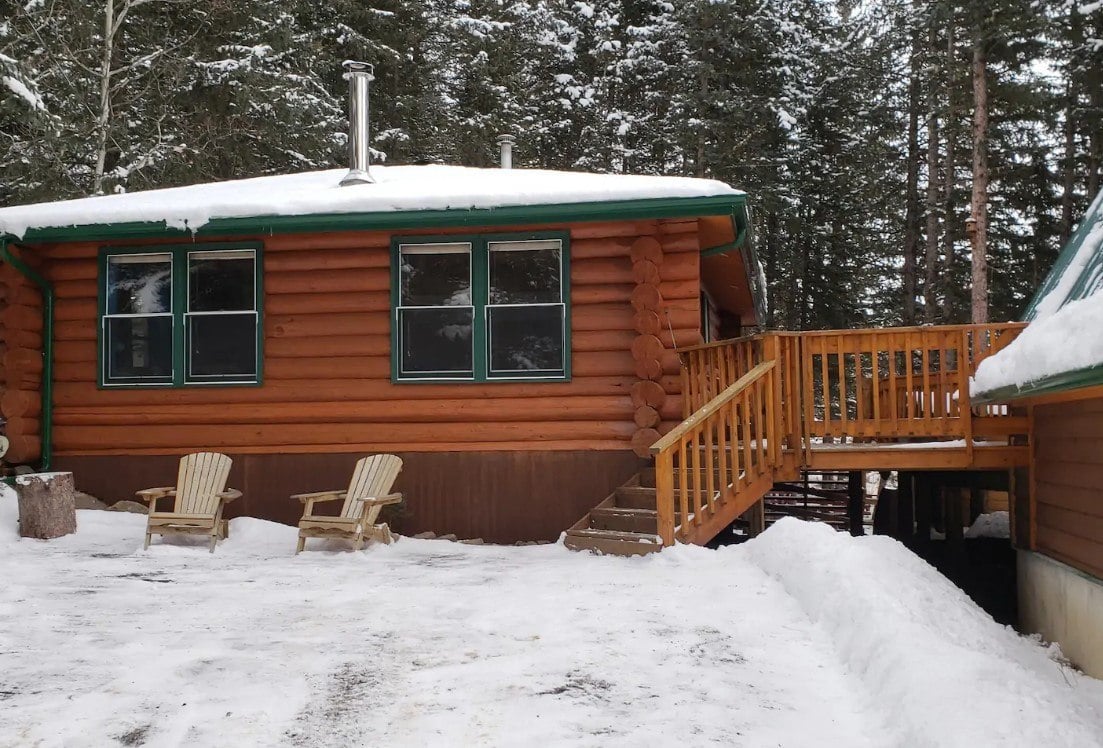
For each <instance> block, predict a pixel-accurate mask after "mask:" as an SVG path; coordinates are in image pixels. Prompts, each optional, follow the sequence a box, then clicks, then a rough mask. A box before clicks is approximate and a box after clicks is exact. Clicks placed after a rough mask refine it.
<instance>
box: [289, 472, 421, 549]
mask: <svg viewBox="0 0 1103 748" xmlns="http://www.w3.org/2000/svg"><path fill="white" fill-rule="evenodd" d="M401 470H402V460H401V459H399V458H398V457H397V456H395V455H372V456H371V457H364V458H363V459H361V460H360V461H358V462H357V463H356V469H355V470H354V471H353V473H352V482H350V483H349V487H348V490H347V491H341V490H336V491H318V492H316V493H300V494H295V495H294V496H292V497H291V498H293V499H298V500H299V501H301V502H302V503H303V504H305V508H304V509H303V518H302V519H301V520H299V544H298V546H297V547H296V548H295V553H296V554H298V553H300V552H302V550H303V549H304V548H305V547H306V539H307V538H345V539H348V540H351V541H352V542H353V546H354V547H355V548H356V550H360V549H361V548H363V547H364V538H365V537H367V538H375V539H377V540H380V541H382V542H384V543H390V542H392V541H393V540H394V537H393V536H392V535H391V531H390V528H388V527H387V525H386V524H380V525H377V524H375V521H376V519H378V517H379V511H380V510H381V509H382V508H383V507H385V506H386V505H387V504H397V503H398V502H400V501H402V494H400V493H389V491H390V490H391V486H393V485H394V481H395V478H397V477H398V473H399V471H401ZM339 500H343V501H344V502H345V503H344V505H343V506H342V507H341V513H340V514H339V515H337V516H324V515H315V514H314V504H315V503H318V502H324V501H339Z"/></svg>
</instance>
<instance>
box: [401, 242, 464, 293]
mask: <svg viewBox="0 0 1103 748" xmlns="http://www.w3.org/2000/svg"><path fill="white" fill-rule="evenodd" d="M400 260H401V262H402V265H401V269H402V294H401V304H402V306H470V305H471V253H470V251H469V250H468V245H466V244H461V245H454V244H453V245H446V246H445V247H441V248H436V247H429V246H425V247H403V248H402V251H401V254H400Z"/></svg>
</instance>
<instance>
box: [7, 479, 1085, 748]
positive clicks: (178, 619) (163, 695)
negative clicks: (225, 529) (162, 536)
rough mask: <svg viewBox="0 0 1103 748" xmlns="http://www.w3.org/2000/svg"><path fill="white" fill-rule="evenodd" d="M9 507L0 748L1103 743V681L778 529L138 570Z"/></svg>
mask: <svg viewBox="0 0 1103 748" xmlns="http://www.w3.org/2000/svg"><path fill="white" fill-rule="evenodd" d="M15 515H16V510H15V502H14V499H13V498H12V497H11V496H10V492H8V493H7V494H6V495H0V569H2V570H3V582H2V583H0V746H35V745H43V746H54V745H59V746H60V745H64V746H107V745H119V744H123V745H151V746H177V745H187V746H252V745H262V746H275V745H290V746H296V745H302V746H308V745H309V746H329V745H332V746H350V745H368V746H376V745H394V746H406V745H410V746H415V745H416V746H422V745H442V746H475V745H478V746H483V745H502V746H514V745H517V746H522V745H540V746H554V745H572V746H573V745H581V746H611V745H642V746H666V745H678V746H694V745H706V744H721V745H746V746H777V745H781V746H847V747H848V748H851V747H857V746H909V747H910V746H926V745H930V746H970V747H975V746H997V745H999V746H1004V745H1022V746H1032V745H1047V746H1093V745H1101V744H1103V683H1101V682H1099V681H1095V680H1092V679H1090V678H1086V677H1083V676H1080V675H1078V674H1077V673H1075V672H1074V671H1072V670H1070V669H1069V668H1067V667H1063V666H1062V665H1060V664H1059V663H1058V662H1057V661H1055V659H1054V658H1053V656H1052V655H1053V653H1052V652H1051V651H1050V650H1047V649H1044V648H1043V647H1041V646H1039V645H1038V644H1036V643H1034V642H1032V641H1030V640H1028V639H1024V638H1022V637H1019V636H1017V635H1016V634H1015V633H1014V632H1012V631H1011V630H1009V629H1006V628H1004V627H1001V626H999V625H997V624H996V623H994V622H993V621H992V620H991V618H989V617H988V616H987V615H985V614H984V613H983V612H981V611H980V610H979V609H977V608H976V607H975V606H974V605H973V604H972V603H971V602H970V601H969V600H968V599H967V598H966V597H965V596H964V595H963V594H962V593H960V592H959V591H958V590H957V589H956V588H955V587H954V586H953V585H952V584H950V583H949V582H948V581H947V580H945V579H944V578H943V577H941V576H940V575H939V574H938V573H937V572H935V571H934V570H933V569H932V568H931V567H929V566H927V565H926V564H924V563H923V562H922V561H920V560H919V559H918V558H916V557H915V556H913V555H911V554H910V553H909V552H908V551H907V550H905V549H904V548H903V547H902V546H901V545H899V544H898V543H895V542H894V541H892V540H889V539H886V538H881V537H874V538H862V539H853V538H850V537H849V536H847V535H843V534H838V533H835V532H834V531H832V530H831V529H830V528H828V527H826V526H823V525H811V524H805V523H801V522H798V521H796V520H786V521H783V522H781V523H779V524H778V525H776V526H774V527H773V528H771V530H770V531H769V532H767V533H766V534H765V535H763V536H762V537H760V538H758V539H756V540H754V541H751V542H749V543H746V544H744V545H743V546H739V547H733V548H728V549H723V550H720V551H710V550H706V549H702V548H696V547H684V548H677V549H673V550H668V551H665V552H663V553H661V554H657V555H654V556H650V557H647V558H643V559H621V558H601V557H595V556H591V555H586V554H577V553H571V552H569V551H567V550H565V549H564V548H563V547H562V546H558V545H552V546H532V547H521V548H515V547H490V546H467V545H461V544H455V543H448V542H446V541H433V540H424V541H418V540H412V539H403V540H401V541H400V542H398V543H397V544H395V545H393V546H389V547H373V548H369V549H368V550H366V551H364V552H362V553H353V552H346V551H341V552H334V551H315V552H308V553H306V554H303V555H302V556H299V557H295V556H294V555H293V554H292V551H293V548H294V536H295V531H294V530H293V529H292V528H288V527H284V526H282V525H274V524H271V523H266V522H262V521H259V520H251V519H238V520H234V521H233V523H232V524H231V536H230V539H229V540H227V541H226V542H224V543H222V544H221V545H220V547H219V549H218V551H217V552H216V553H215V554H214V555H210V554H208V553H207V551H206V548H205V547H204V546H203V545H202V543H200V542H199V541H198V540H196V541H192V540H188V539H185V540H183V541H180V542H178V543H166V544H157V545H154V546H153V548H151V549H150V551H148V552H143V551H141V550H139V548H140V546H141V540H142V533H143V529H144V518H143V517H142V516H140V515H129V514H121V513H113V512H95V511H82V512H79V515H78V524H79V530H78V532H77V533H76V534H75V535H72V536H69V537H66V538H61V539H57V540H52V541H32V540H19V539H18V538H17V537H16V531H15V522H16V516H15Z"/></svg>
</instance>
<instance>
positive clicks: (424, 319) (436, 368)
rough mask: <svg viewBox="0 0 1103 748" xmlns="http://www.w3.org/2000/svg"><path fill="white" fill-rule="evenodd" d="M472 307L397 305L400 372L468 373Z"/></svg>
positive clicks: (469, 373)
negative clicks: (400, 339) (400, 352)
mask: <svg viewBox="0 0 1103 748" xmlns="http://www.w3.org/2000/svg"><path fill="white" fill-rule="evenodd" d="M473 319H474V310H473V309H472V308H471V307H455V308H443V307H442V308H438V309H400V310H399V325H400V330H401V336H402V373H403V374H422V375H426V376H432V375H438V376H439V375H451V376H457V375H458V376H470V375H471V371H472V369H471V332H472V320H473Z"/></svg>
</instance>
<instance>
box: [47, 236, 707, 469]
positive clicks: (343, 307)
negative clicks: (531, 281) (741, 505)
mask: <svg viewBox="0 0 1103 748" xmlns="http://www.w3.org/2000/svg"><path fill="white" fill-rule="evenodd" d="M563 228H564V227H562V226H558V227H557V226H540V227H537V226H533V227H525V229H523V230H549V229H552V230H554V229H559V230H562V229H563ZM569 228H570V234H571V266H570V271H571V317H572V328H573V329H572V333H571V343H572V354H571V355H572V381H570V382H567V383H532V384H528V383H525V384H506V383H502V384H493V383H488V384H393V383H391V381H390V276H389V271H388V263H389V258H390V251H389V248H390V240H391V234H390V233H387V232H355V233H353V232H346V233H333V234H320V235H306V236H277V237H257V238H256V241H262V242H263V243H264V246H265V252H264V282H265V300H264V316H265V320H264V347H265V362H264V384H263V385H262V386H260V387H211V388H204V387H190V388H181V389H167V388H148V389H99V388H98V387H97V386H96V367H97V349H96V326H97V325H98V318H97V302H96V292H97V283H98V279H97V264H96V256H97V253H98V251H99V245H98V244H96V243H86V244H65V245H59V246H55V247H51V248H48V249H47V250H45V251H44V253H43V254H44V255H45V256H46V257H47V259H48V263H47V273H48V275H49V277H50V279H51V281H52V282H53V283H54V285H55V289H56V292H57V296H58V299H57V307H56V309H57V314H56V320H57V326H56V330H57V333H56V340H57V345H56V361H57V366H56V373H55V381H56V388H55V403H56V410H55V424H56V431H55V444H56V448H57V450H58V452H59V453H60V454H63V455H81V454H86V455H95V454H178V453H180V452H183V451H187V450H197V449H219V450H223V451H227V452H234V453H239V454H263V453H270V452H297V453H324V452H349V451H376V450H382V449H389V450H409V451H418V452H432V451H463V450H479V451H486V450H523V451H534V450H568V449H598V450H627V449H630V444H629V439H630V438H631V436H632V434H633V433H634V431H635V425H634V422H633V414H634V411H635V408H634V407H633V405H632V402H631V398H630V394H629V390H630V387H631V386H632V384H633V383H634V382H635V381H637V376H636V372H635V362H634V360H633V358H632V353H631V345H632V341H633V340H634V339H635V337H636V335H637V333H636V331H635V329H634V317H633V309H632V306H631V304H630V301H629V300H630V295H631V293H632V289H633V288H634V287H635V281H634V279H633V274H632V262H631V259H630V256H629V250H630V248H631V246H632V244H633V242H634V241H636V239H637V238H638V237H640V236H654V237H656V238H657V239H658V240H659V241H660V243H661V244H662V245H663V249H664V258H663V259H664V261H663V263H662V265H661V267H660V288H661V290H662V293H663V297H664V301H665V302H666V304H667V308H668V310H669V319H668V318H667V317H666V316H664V319H663V334H662V336H661V337H662V339H663V342H664V344H665V345H666V346H667V348H668V349H671V348H672V347H673V345H672V340H671V335H672V333H673V340H674V341H676V342H677V343H678V344H679V345H689V344H691V343H695V342H698V340H699V331H698V329H697V328H698V325H699V321H700V310H699V307H698V304H699V301H698V298H699V292H700V291H699V289H700V279H699V277H698V276H699V273H698V267H699V266H698V249H699V242H698V238H697V223H696V221H666V222H658V221H652V222H646V221H644V222H638V221H637V222H620V223H604V224H596V223H594V224H579V225H576V226H572V227H569ZM457 231H458V232H459V233H464V234H471V233H479V230H478V229H466V228H465V229H462V230H457ZM511 231H512V230H511ZM402 233H403V234H406V233H410V234H414V235H416V232H402ZM433 233H441V232H433ZM483 233H487V234H492V233H501V232H500V231H498V232H496V231H494V230H489V229H488V230H483ZM662 364H663V377H662V380H661V384H662V385H663V387H664V389H665V390H666V391H667V392H668V394H670V395H672V397H668V398H667V400H666V402H665V403H664V406H663V408H662V410H661V415H662V418H663V421H664V425H665V426H666V427H669V426H670V425H671V424H673V423H675V422H677V420H678V417H679V414H680V412H681V405H680V402H679V400H678V395H679V386H680V384H679V377H678V360H677V356H676V355H675V354H674V352H673V350H668V351H667V352H666V354H665V355H664V356H663V359H662Z"/></svg>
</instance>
